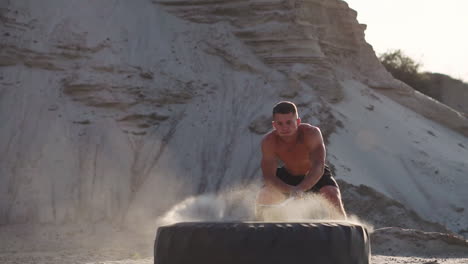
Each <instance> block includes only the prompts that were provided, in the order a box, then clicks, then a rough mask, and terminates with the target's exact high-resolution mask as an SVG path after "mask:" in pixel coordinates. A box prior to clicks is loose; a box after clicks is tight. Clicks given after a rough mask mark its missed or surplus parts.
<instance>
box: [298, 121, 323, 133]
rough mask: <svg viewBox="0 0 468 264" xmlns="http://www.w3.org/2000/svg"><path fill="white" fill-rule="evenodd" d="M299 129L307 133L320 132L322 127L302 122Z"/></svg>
mask: <svg viewBox="0 0 468 264" xmlns="http://www.w3.org/2000/svg"><path fill="white" fill-rule="evenodd" d="M299 129H300V130H301V131H302V132H304V133H305V134H316V133H317V132H320V128H318V127H316V126H313V125H311V124H307V123H301V124H300V125H299Z"/></svg>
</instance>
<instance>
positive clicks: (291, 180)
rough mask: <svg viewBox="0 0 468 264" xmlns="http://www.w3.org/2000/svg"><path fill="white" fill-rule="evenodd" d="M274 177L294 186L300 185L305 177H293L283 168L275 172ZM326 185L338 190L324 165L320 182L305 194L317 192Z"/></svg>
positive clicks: (328, 169)
mask: <svg viewBox="0 0 468 264" xmlns="http://www.w3.org/2000/svg"><path fill="white" fill-rule="evenodd" d="M276 177H278V178H280V179H281V180H282V181H283V182H285V183H286V184H289V185H293V186H296V185H299V183H301V182H302V180H304V177H305V176H304V175H298V176H293V175H291V174H290V173H289V172H288V171H287V170H286V168H285V167H281V168H278V169H277V170H276ZM327 185H330V186H335V187H337V188H338V184H337V183H336V181H335V179H334V178H333V176H332V174H331V171H330V168H329V167H328V166H327V165H325V168H324V170H323V175H322V177H321V178H320V180H319V181H318V182H317V183H316V184H315V185H314V186H313V187H312V188H310V189H309V190H307V191H305V192H319V191H320V189H321V188H322V187H323V186H327Z"/></svg>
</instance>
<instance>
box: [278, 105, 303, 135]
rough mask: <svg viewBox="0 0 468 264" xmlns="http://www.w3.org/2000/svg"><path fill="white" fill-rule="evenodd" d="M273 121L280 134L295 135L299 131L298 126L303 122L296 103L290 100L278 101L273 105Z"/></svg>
mask: <svg viewBox="0 0 468 264" xmlns="http://www.w3.org/2000/svg"><path fill="white" fill-rule="evenodd" d="M272 123H273V127H274V128H275V129H276V132H277V133H278V135H279V136H282V137H288V136H293V135H294V134H295V133H296V132H297V127H298V126H299V124H300V123H301V119H300V118H299V116H298V113H297V107H296V105H295V104H294V103H292V102H288V101H282V102H279V103H277V104H276V105H275V106H274V107H273V122H272Z"/></svg>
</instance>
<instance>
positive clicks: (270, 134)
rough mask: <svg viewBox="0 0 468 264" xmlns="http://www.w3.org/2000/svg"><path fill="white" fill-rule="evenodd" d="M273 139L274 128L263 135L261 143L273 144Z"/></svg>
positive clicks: (274, 134) (274, 136)
mask: <svg viewBox="0 0 468 264" xmlns="http://www.w3.org/2000/svg"><path fill="white" fill-rule="evenodd" d="M275 139H276V133H275V130H271V131H270V132H268V133H266V134H265V135H264V136H263V139H262V144H265V143H268V144H273V143H274V142H275Z"/></svg>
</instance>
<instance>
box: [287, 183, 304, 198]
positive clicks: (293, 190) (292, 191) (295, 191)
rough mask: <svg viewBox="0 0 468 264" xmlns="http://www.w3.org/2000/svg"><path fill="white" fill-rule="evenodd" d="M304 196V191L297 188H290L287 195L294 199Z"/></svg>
mask: <svg viewBox="0 0 468 264" xmlns="http://www.w3.org/2000/svg"><path fill="white" fill-rule="evenodd" d="M304 194H305V193H304V191H303V190H302V189H301V188H300V187H299V186H292V187H291V189H290V191H289V195H290V196H292V197H295V198H301V197H302V196H304Z"/></svg>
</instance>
